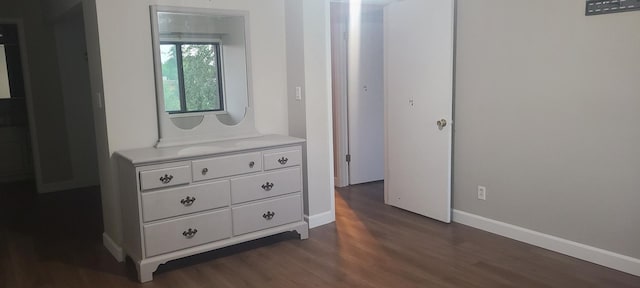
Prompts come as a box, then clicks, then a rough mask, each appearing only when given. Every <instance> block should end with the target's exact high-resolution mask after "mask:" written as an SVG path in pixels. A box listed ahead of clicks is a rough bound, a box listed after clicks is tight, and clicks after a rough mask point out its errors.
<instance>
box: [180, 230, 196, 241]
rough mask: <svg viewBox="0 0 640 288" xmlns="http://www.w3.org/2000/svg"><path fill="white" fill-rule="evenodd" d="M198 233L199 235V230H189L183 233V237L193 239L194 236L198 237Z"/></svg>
mask: <svg viewBox="0 0 640 288" xmlns="http://www.w3.org/2000/svg"><path fill="white" fill-rule="evenodd" d="M196 233H198V229H191V228H189V229H187V231H183V232H182V236H184V238H187V239H191V238H193V236H196Z"/></svg>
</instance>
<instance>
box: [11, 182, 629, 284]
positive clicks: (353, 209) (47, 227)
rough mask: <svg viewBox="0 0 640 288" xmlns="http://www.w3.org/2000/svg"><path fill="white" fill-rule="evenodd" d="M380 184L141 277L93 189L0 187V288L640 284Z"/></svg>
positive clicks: (340, 194)
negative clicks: (406, 205)
mask: <svg viewBox="0 0 640 288" xmlns="http://www.w3.org/2000/svg"><path fill="white" fill-rule="evenodd" d="M383 197H384V193H383V183H382V182H375V183H368V184H362V185H356V186H351V187H348V188H344V189H338V190H337V192H336V222H335V223H333V224H329V225H325V226H321V227H318V228H315V229H312V230H311V231H310V238H309V239H308V240H305V241H301V240H299V239H298V237H297V234H295V233H283V234H279V235H276V236H273V237H268V238H265V239H261V240H257V241H251V242H248V243H243V244H239V245H235V246H232V247H227V248H224V249H219V250H216V251H212V252H207V253H203V254H199V255H194V256H192V257H188V258H184V259H179V260H175V261H171V262H169V263H167V264H165V265H162V266H160V268H159V270H158V271H157V272H156V273H155V274H154V281H152V282H150V283H146V284H139V283H137V282H136V275H135V268H134V266H133V264H132V263H131V262H128V263H126V264H123V263H118V262H116V261H115V260H114V259H113V257H111V255H110V254H109V253H108V252H107V251H106V249H105V248H104V247H103V246H102V243H101V241H102V236H101V234H102V219H101V217H102V213H101V212H100V209H101V204H100V194H99V190H98V188H97V187H92V188H86V189H78V190H72V191H64V192H58V193H52V194H47V195H37V194H36V193H35V186H34V185H33V183H29V182H22V183H12V184H0V199H2V201H0V218H1V219H2V220H1V221H0V287H3V288H4V287H7V288H23V287H24V288H31V287H34V288H35V287H37V288H43V287H44V288H48V287H51V288H55V287H64V288H72V287H97V288H100V287H124V288H128V287H145V288H169V287H184V288H196V287H198V288H199V287H223V288H224V287H229V288H238V287H260V288H265V287H278V288H287V287H318V288H322V287H345V288H347V287H401V288H404V287H444V288H449V287H450V288H457V287H468V288H484V287H491V288H494V287H519V288H520V287H553V288H556V287H558V288H560V287H562V288H565V287H615V288H640V277H635V276H632V275H629V274H625V273H622V272H619V271H615V270H612V269H608V268H606V267H602V266H598V265H595V264H592V263H588V262H585V261H581V260H578V259H575V258H571V257H568V256H565V255H561V254H558V253H555V252H552V251H548V250H545V249H542V248H538V247H534V246H531V245H527V244H525V243H521V242H517V241H514V240H511V239H507V238H504V237H501V236H498V235H494V234H491V233H487V232H485V231H481V230H477V229H474V228H471V227H468V226H464V225H461V224H457V223H452V224H444V223H441V222H437V221H433V220H430V219H428V218H425V217H422V216H420V215H416V214H413V213H411V212H407V211H403V210H400V209H397V208H394V207H391V206H387V205H384V203H383V202H384V201H383Z"/></svg>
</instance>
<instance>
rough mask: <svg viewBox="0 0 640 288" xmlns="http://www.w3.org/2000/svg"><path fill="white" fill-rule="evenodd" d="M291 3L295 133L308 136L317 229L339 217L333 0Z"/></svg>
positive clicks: (311, 207) (290, 92)
mask: <svg viewBox="0 0 640 288" xmlns="http://www.w3.org/2000/svg"><path fill="white" fill-rule="evenodd" d="M285 6H286V32H287V39H286V44H287V45H286V48H287V97H288V104H289V133H290V134H291V135H292V136H296V137H302V138H306V139H307V143H306V145H305V148H304V151H305V157H304V165H305V167H306V168H307V169H306V171H305V173H303V174H304V182H305V186H304V190H305V191H304V192H305V198H306V199H307V202H308V203H305V214H306V215H307V216H308V220H309V225H310V227H312V228H313V227H317V226H319V225H323V224H326V223H330V222H332V221H334V220H335V211H334V200H333V197H334V194H333V193H334V191H333V151H332V143H333V140H332V139H333V137H332V131H331V67H330V64H331V61H330V60H331V57H330V53H331V51H330V46H329V45H330V34H329V32H330V31H329V1H325V0H313V1H298V0H286V1H285ZM296 87H301V88H302V99H301V100H299V101H298V100H296V99H295V96H296V91H295V88H296Z"/></svg>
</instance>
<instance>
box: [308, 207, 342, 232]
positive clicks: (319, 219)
mask: <svg viewBox="0 0 640 288" xmlns="http://www.w3.org/2000/svg"><path fill="white" fill-rule="evenodd" d="M304 221H306V222H307V223H309V229H313V228H316V227H320V226H322V225H326V224H330V223H333V222H335V221H336V215H335V213H334V211H332V210H329V211H326V212H322V213H319V214H316V215H311V216H307V215H304Z"/></svg>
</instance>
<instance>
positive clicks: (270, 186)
mask: <svg viewBox="0 0 640 288" xmlns="http://www.w3.org/2000/svg"><path fill="white" fill-rule="evenodd" d="M274 185H275V184H273V183H269V182H267V183H264V184H262V186H260V187H262V189H264V191H271V189H273V186H274Z"/></svg>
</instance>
